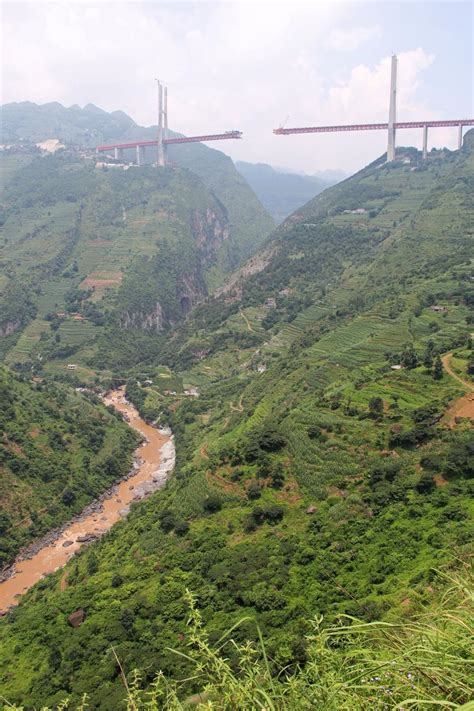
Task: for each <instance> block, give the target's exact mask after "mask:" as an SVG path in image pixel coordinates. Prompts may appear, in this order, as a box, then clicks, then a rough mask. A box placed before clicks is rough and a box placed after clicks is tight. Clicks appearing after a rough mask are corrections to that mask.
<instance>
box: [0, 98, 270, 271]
mask: <svg viewBox="0 0 474 711" xmlns="http://www.w3.org/2000/svg"><path fill="white" fill-rule="evenodd" d="M1 116H2V136H3V138H2V140H3V142H4V143H10V142H11V143H12V144H18V143H20V142H22V141H26V142H28V143H30V144H31V143H33V144H34V143H36V142H41V141H44V140H47V139H51V138H53V139H54V138H56V139H58V140H60V141H62V142H63V143H64V144H65V145H66V146H67V147H70V146H72V147H75V148H77V149H79V148H80V149H86V148H89V149H90V148H95V146H97V145H100V144H107V143H127V142H128V141H133V140H153V139H155V138H156V131H157V128H156V126H150V127H144V126H139V125H138V124H136V123H135V121H133V119H131V118H130V116H127V114H125V113H124V112H123V111H113V112H111V113H108V112H106V111H103V110H102V109H100V108H98V107H97V106H94V105H93V104H88V105H87V106H85V107H84V108H80V107H79V106H70V107H68V108H66V107H65V106H62V105H61V104H59V103H57V102H56V103H50V104H43V105H38V104H33V103H31V102H21V103H12V104H5V105H4V106H2V107H1ZM171 124H172V121H171ZM224 128H225V127H222V129H216V130H224ZM170 135H171V136H177V135H181V134H177V133H175V132H173V131H170ZM215 145H217V144H215ZM221 145H222V147H223V148H224V150H225V143H224V144H221ZM125 155H126V157H127V158H129V159H130V160H132V161H133V160H134V159H135V154H134V151H133V150H131V151H128V152H127V151H126V152H125ZM169 159H170V160H171V161H172V162H173V163H174V164H176V165H178V166H180V167H182V168H185V169H188V170H191V171H192V172H193V173H195V174H196V175H198V176H199V177H200V178H201V180H202V181H203V182H204V184H205V185H206V187H208V188H209V189H210V190H211V191H212V192H213V193H214V194H215V195H216V197H217V198H218V200H219V201H220V202H221V203H222V204H223V206H224V208H225V210H226V211H227V216H228V221H229V226H230V232H231V237H232V245H231V252H230V254H231V258H232V259H231V266H236V264H237V263H239V262H240V261H242V259H245V258H246V257H248V256H249V255H250V254H252V253H253V252H254V251H255V250H256V249H257V248H258V247H259V246H260V245H261V244H262V242H263V241H264V239H265V238H266V237H267V235H268V234H269V232H270V231H271V230H272V229H273V227H274V222H273V220H272V218H271V217H270V215H269V214H268V213H267V212H266V210H265V209H264V208H263V206H262V204H261V202H260V201H259V200H258V199H257V197H256V196H255V193H254V192H253V191H252V190H251V188H250V187H249V185H248V184H247V182H246V181H245V180H244V179H243V178H242V176H241V175H240V174H239V173H238V172H237V170H236V169H235V167H234V164H233V163H232V160H231V159H230V158H229V157H228V156H226V155H225V153H223V152H221V151H219V150H216V149H215V148H210V147H208V146H206V145H204V144H201V143H194V144H188V145H186V144H184V145H181V146H171V147H170V148H169ZM145 160H146V161H147V162H152V161H154V160H156V152H155V151H153V150H152V149H147V151H146V155H145Z"/></svg>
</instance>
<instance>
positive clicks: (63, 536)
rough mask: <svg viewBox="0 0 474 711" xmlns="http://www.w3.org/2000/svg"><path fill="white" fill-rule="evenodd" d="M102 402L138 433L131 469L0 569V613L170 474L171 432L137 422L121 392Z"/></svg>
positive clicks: (112, 394) (119, 390)
mask: <svg viewBox="0 0 474 711" xmlns="http://www.w3.org/2000/svg"><path fill="white" fill-rule="evenodd" d="M104 401H105V403H106V404H108V405H113V406H114V407H115V408H116V409H117V410H119V411H120V412H121V413H122V414H123V415H125V416H126V420H127V422H129V424H130V427H133V428H134V429H135V430H137V431H138V432H139V433H140V434H141V435H142V438H143V439H142V443H141V444H140V445H139V447H138V448H137V450H136V451H135V456H134V461H133V466H132V468H131V470H130V471H129V472H128V474H127V475H126V476H125V477H123V478H122V479H120V480H119V481H117V482H115V484H113V485H112V486H111V487H109V489H107V490H106V491H104V492H103V493H102V494H101V495H100V496H99V497H98V498H97V499H95V500H94V501H92V502H91V503H90V504H89V505H88V506H86V508H85V509H84V510H83V511H81V513H79V514H78V515H77V516H75V517H74V518H73V519H71V520H70V521H68V522H67V523H65V524H64V525H62V526H60V527H58V528H56V529H54V530H53V531H49V532H48V533H47V534H46V535H45V536H43V537H42V538H40V539H39V540H37V541H35V542H34V543H32V544H30V545H29V546H28V547H27V548H25V549H24V550H23V551H22V552H21V553H20V554H19V555H18V557H17V558H16V560H15V562H14V564H13V565H12V566H10V567H9V568H8V569H6V570H4V571H2V573H1V574H0V611H2V612H3V613H4V612H5V611H6V610H8V609H9V607H11V606H12V605H14V604H16V603H17V602H18V599H19V597H20V596H21V595H22V594H23V593H24V592H25V590H27V589H28V588H29V587H31V586H32V585H34V584H35V583H36V582H37V581H38V580H40V579H41V578H42V577H43V576H44V575H47V574H48V573H51V572H53V571H55V570H57V569H58V568H60V567H62V566H63V565H65V563H66V562H67V561H68V560H69V559H70V558H71V557H72V556H73V555H75V553H76V552H77V551H78V550H80V548H82V546H84V545H88V544H90V543H92V542H93V541H95V540H97V539H98V538H100V537H101V536H103V535H104V534H105V533H106V532H107V531H109V530H110V528H111V527H112V526H113V524H114V523H116V522H117V521H118V520H120V519H121V518H124V517H125V516H127V514H128V512H129V511H130V506H131V505H132V503H134V502H137V501H140V500H142V499H144V498H145V497H147V496H150V494H152V493H154V492H155V491H157V490H158V489H160V488H161V487H162V486H163V485H164V484H165V482H166V479H167V478H168V476H169V474H170V472H171V471H172V470H173V467H174V461H175V450H174V441H173V436H172V434H171V432H170V431H169V430H164V429H162V430H160V429H158V428H157V427H156V426H154V425H151V424H150V423H147V422H145V421H144V420H142V419H141V417H140V416H139V414H138V412H137V410H136V409H135V407H134V406H133V405H131V403H129V402H127V401H126V400H125V398H124V393H123V388H120V389H118V390H115V391H113V392H111V393H109V394H108V395H107V396H106V397H105V398H104Z"/></svg>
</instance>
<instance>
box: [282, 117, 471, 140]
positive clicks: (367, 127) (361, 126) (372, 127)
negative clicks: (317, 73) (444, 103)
mask: <svg viewBox="0 0 474 711" xmlns="http://www.w3.org/2000/svg"><path fill="white" fill-rule="evenodd" d="M425 126H427V127H428V128H444V127H450V126H474V119H449V120H446V121H443V120H441V121H399V122H397V123H396V124H395V128H396V129H399V128H424V127H425ZM383 129H385V130H386V129H388V123H354V124H347V125H342V126H307V127H305V128H274V129H273V133H275V134H276V135H278V136H289V135H292V134H298V133H336V132H338V131H341V132H342V131H378V130H383Z"/></svg>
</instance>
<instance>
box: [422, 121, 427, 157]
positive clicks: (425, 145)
mask: <svg viewBox="0 0 474 711" xmlns="http://www.w3.org/2000/svg"><path fill="white" fill-rule="evenodd" d="M427 158H428V126H426V125H425V126H423V160H426V159H427Z"/></svg>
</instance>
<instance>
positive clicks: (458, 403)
mask: <svg viewBox="0 0 474 711" xmlns="http://www.w3.org/2000/svg"><path fill="white" fill-rule="evenodd" d="M452 357H453V354H452V353H447V354H446V355H444V356H443V357H442V358H441V362H442V363H443V367H444V369H445V371H446V372H447V373H448V375H450V376H451V377H452V378H454V379H455V380H457V381H458V383H461V385H462V386H463V387H465V388H467V389H468V391H469V392H468V393H467V394H466V395H462V396H461V397H460V398H458V399H457V400H455V401H454V402H453V403H452V404H451V405H450V407H449V408H448V410H447V411H446V413H445V415H444V417H443V421H444V422H445V423H446V424H447V425H449V427H451V428H452V427H455V425H456V418H457V417H461V418H467V419H470V420H474V385H473V384H472V383H469V382H468V381H467V380H464V379H463V378H461V376H460V375H458V374H457V373H455V372H454V370H453V369H452V367H451V359H452Z"/></svg>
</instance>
